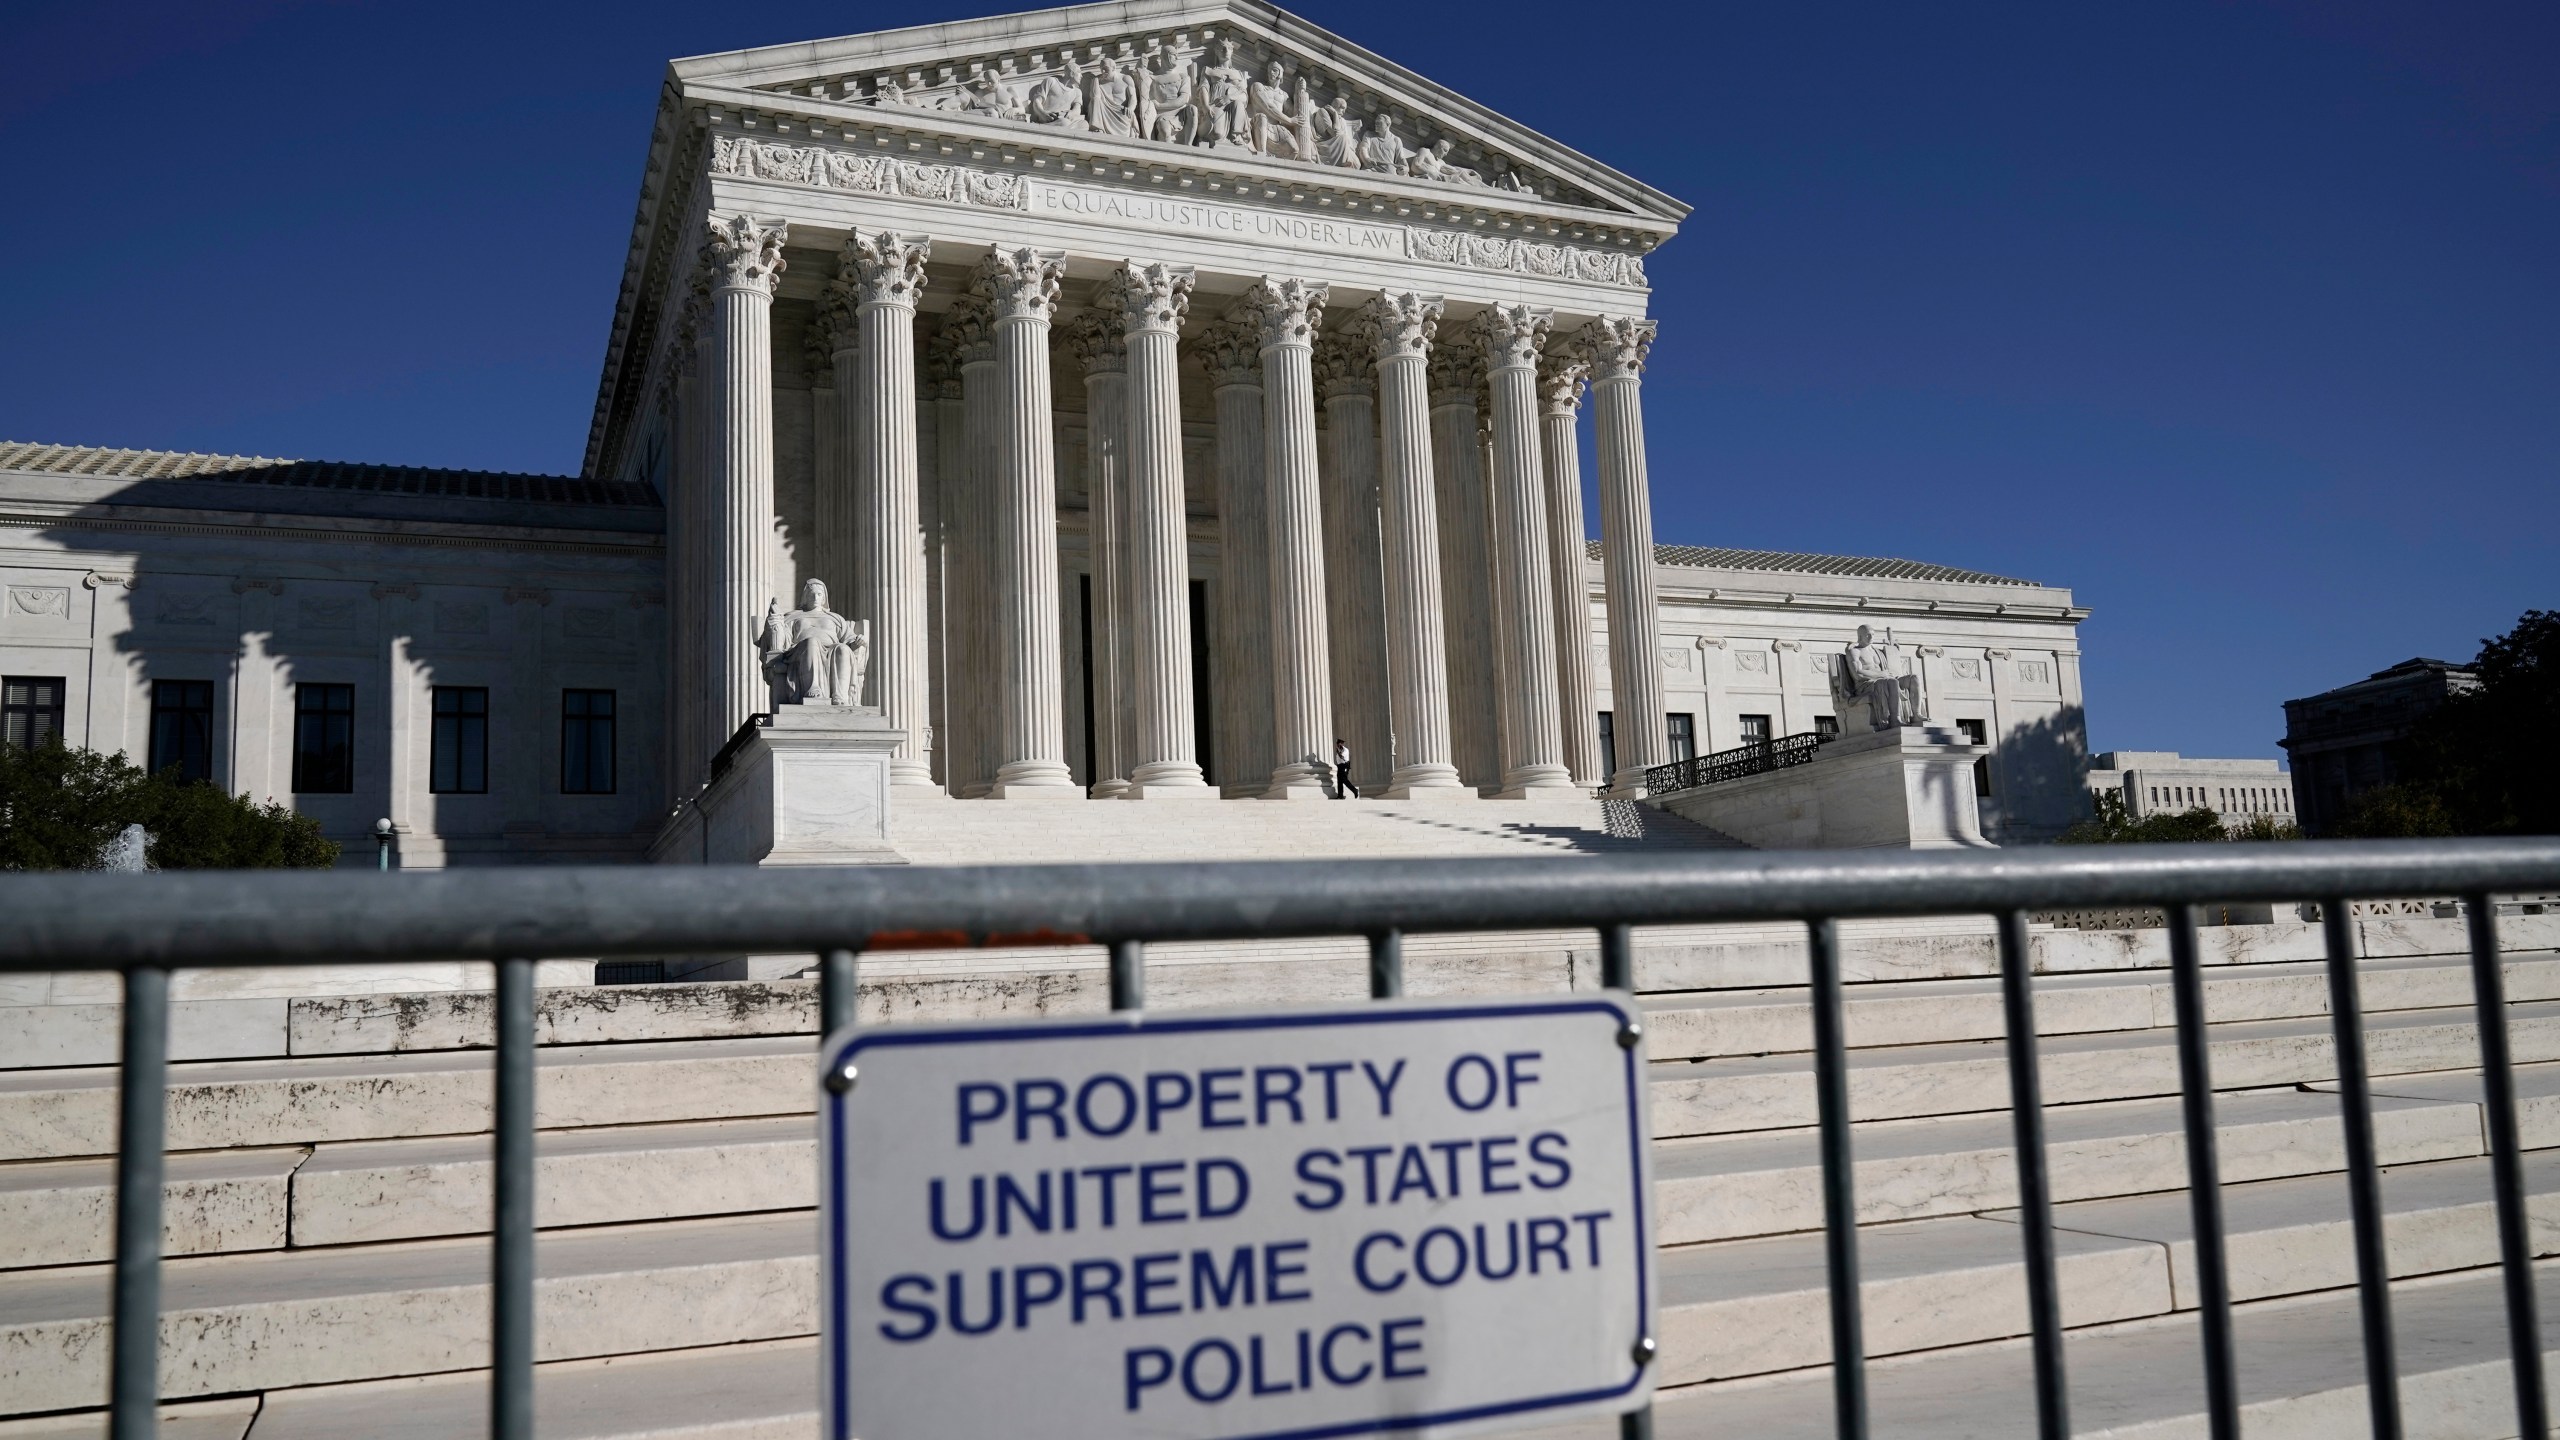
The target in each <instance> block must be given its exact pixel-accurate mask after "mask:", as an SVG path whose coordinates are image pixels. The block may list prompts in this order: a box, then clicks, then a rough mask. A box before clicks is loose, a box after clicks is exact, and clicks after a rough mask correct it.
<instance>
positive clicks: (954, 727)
mask: <svg viewBox="0 0 2560 1440" xmlns="http://www.w3.org/2000/svg"><path fill="white" fill-rule="evenodd" d="M969 299H970V297H968V296H962V297H960V299H959V300H957V301H955V302H953V305H952V316H954V317H957V316H960V315H962V314H964V313H967V312H968V311H969V306H968V301H969ZM964 328H969V327H964V326H962V325H960V324H958V323H956V322H955V320H954V319H949V318H947V319H945V320H944V321H943V324H942V326H941V328H940V329H939V330H937V331H935V332H934V337H933V344H932V345H931V346H930V347H929V348H928V349H927V350H926V352H925V391H926V394H927V395H928V396H929V397H930V399H929V400H928V402H927V406H928V411H929V413H930V414H931V416H932V421H933V501H932V505H931V512H932V515H933V520H932V523H931V525H930V530H931V541H930V543H931V548H930V549H928V550H927V551H926V552H925V555H926V562H925V563H926V565H927V567H928V568H929V569H930V570H931V571H932V580H931V582H930V583H931V587H932V588H931V591H930V600H931V603H932V605H933V607H934V610H933V618H932V619H931V621H930V622H929V624H930V627H931V628H930V634H931V635H932V637H933V641H934V647H935V648H934V664H933V679H932V683H931V688H932V692H933V712H934V724H933V747H932V749H933V759H934V763H935V765H936V766H937V767H939V768H940V770H941V771H942V775H941V781H942V788H943V789H944V790H945V791H946V792H948V793H950V794H953V795H958V794H960V793H962V789H963V785H964V783H965V782H964V778H963V777H964V776H965V774H966V773H967V771H968V770H969V768H970V766H971V765H972V764H973V763H974V760H973V759H972V758H970V757H974V756H975V755H976V753H977V752H976V751H975V750H973V749H970V748H969V745H971V744H974V743H975V742H974V741H970V740H965V739H964V737H965V736H969V735H972V734H974V732H973V731H970V730H969V729H968V727H967V723H966V721H967V717H968V715H969V714H970V713H971V712H970V711H969V709H968V707H967V705H966V704H965V703H961V704H955V703H954V702H953V698H952V692H953V687H954V686H955V685H957V684H958V683H959V681H960V678H961V677H962V675H963V674H964V673H965V667H964V666H963V665H962V664H961V661H960V658H959V657H960V651H961V646H962V645H963V643H964V641H963V637H962V635H961V629H962V627H963V626H964V625H965V624H966V623H967V621H966V618H965V617H966V615H967V606H966V604H965V597H964V596H963V595H962V594H961V593H960V592H961V573H962V572H961V567H962V565H963V563H964V551H965V548H966V547H965V543H964V539H963V536H964V534H965V532H966V529H967V526H968V525H969V524H970V522H971V520H972V518H973V517H974V516H975V515H976V514H977V513H978V509H979V507H977V506H976V505H975V504H974V503H973V502H972V501H971V499H970V494H971V492H970V490H969V412H968V401H967V399H966V395H967V391H966V389H965V383H964V381H963V379H962V376H961V361H962V359H963V356H962V354H961V349H962V347H961V344H960V339H961V336H960V332H961V330H962V329H964ZM975 328H977V329H980V330H983V329H984V327H983V326H978V327H975Z"/></svg>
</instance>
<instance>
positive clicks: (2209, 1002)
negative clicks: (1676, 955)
mask: <svg viewBox="0 0 2560 1440" xmlns="http://www.w3.org/2000/svg"><path fill="white" fill-rule="evenodd" d="M2505 969H2506V981H2507V999H2508V1000H2509V1002H2510V1003H2514V1002H2521V1001H2529V1000H2560V956H2549V955H2532V956H2516V957H2511V958H2509V959H2508V960H2507V962H2506V965H2505ZM2035 991H2036V1029H2037V1030H2038V1032H2040V1033H2042V1034H2046V1035H2064V1034H2074V1033H2085V1032H2092V1031H2103V1030H2148V1029H2152V1028H2155V1027H2161V1026H2172V1025H2175V1024H2176V1023H2177V1018H2178V1014H2177V1001H2176V998H2175V996H2174V995H2173V994H2172V993H2171V989H2170V983H2169V978H2168V976H2166V975H2165V974H2158V973H2151V974H2145V973H2143V972H2140V971H2132V972H2099V973H2084V974H2060V975H2053V974H2047V975H2039V976H2038V977H2037V979H2036V986H2035ZM2357 991H2358V995H2359V998H2360V999H2361V1001H2362V1003H2363V1006H2364V1009H2365V1012H2366V1013H2367V1014H2368V1015H2372V1014H2378V1013H2381V1012H2383V1011H2388V1010H2418V1009H2434V1008H2442V1007H2445V1006H2454V1005H2464V1006H2467V1005H2469V1004H2470V1003H2471V969H2470V964H2469V962H2468V961H2467V960H2465V959H2461V958H2455V957H2442V958H2437V957H2429V958H2421V959H2403V960H2390V961H2366V962H2365V963H2364V964H2362V965H2360V966H2359V967H2358V968H2357ZM1643 1003H1644V1007H1645V1012H1646V1015H1645V1020H1646V1028H1647V1030H1648V1032H1649V1034H1648V1036H1647V1053H1648V1054H1650V1055H1651V1056H1652V1057H1653V1058H1654V1059H1656V1060H1677V1059H1711V1058H1715V1057H1718V1056H1728V1055H1765V1054H1776V1053H1784V1052H1790V1051H1806V1050H1810V1049H1812V1048H1813V1016H1812V1010H1811V1008H1810V1001H1809V998H1808V995H1807V992H1806V990H1805V988H1804V987H1802V986H1788V987H1770V988H1764V989H1752V990H1737V991H1725V992H1718V993H1713V994H1705V995H1689V994H1669V995H1664V994H1652V995H1646V996H1644V997H1643ZM2328 1013H2329V987H2328V977H2327V974H2326V967H2325V966H2323V965H2320V964H2313V963H2305V962H2301V961H2282V962H2273V963H2265V964H2258V965H2252V966H2248V967H2246V968H2245V969H2243V968H2239V967H2221V968H2217V969H2213V970H2208V971H2206V972H2205V1014H2206V1016H2207V1017H2208V1019H2209V1020H2210V1021H2211V1022H2213V1023H2216V1024H2219V1023H2222V1022H2225V1021H2236V1020H2285V1019H2293V1018H2296V1017H2299V1016H2307V1015H2326V1014H2328ZM1841 1016H1842V1019H1843V1021H1844V1022H1845V1024H1846V1025H1847V1028H1848V1041H1849V1044H1851V1045H1852V1046H1871V1045H1926V1044H1935V1043H1938V1042H1941V1041H1949V1040H1996V1039H1999V1038H2000V1037H2001V1036H2003V1035H2005V1034H2006V1033H2008V1026H2007V1023H2006V1022H2005V1020H2004V1019H2003V1018H2002V1015H2001V1009H2000V985H1999V982H1998V981H1997V980H1996V979H1988V978H1985V979H1954V980H1924V981H1902V982H1895V981H1881V982H1873V983H1868V984H1861V985H1855V986H1850V987H1847V989H1846V991H1845V993H1844V996H1843V999H1842V1003H1841Z"/></svg>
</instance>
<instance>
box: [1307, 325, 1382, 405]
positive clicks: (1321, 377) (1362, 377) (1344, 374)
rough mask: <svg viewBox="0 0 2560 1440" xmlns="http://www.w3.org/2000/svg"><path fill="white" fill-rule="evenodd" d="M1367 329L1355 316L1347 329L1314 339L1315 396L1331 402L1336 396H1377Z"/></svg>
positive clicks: (1373, 359)
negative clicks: (1320, 396)
mask: <svg viewBox="0 0 2560 1440" xmlns="http://www.w3.org/2000/svg"><path fill="white" fill-rule="evenodd" d="M1367 328H1368V327H1367V326H1366V325H1365V324H1363V323H1362V321H1361V320H1360V319H1359V318H1357V317H1355V318H1354V319H1353V321H1352V323H1351V325H1350V326H1348V327H1347V328H1345V329H1341V330H1335V331H1332V332H1329V333H1327V334H1323V335H1318V336H1317V337H1316V354H1315V376H1316V393H1317V394H1319V395H1322V396H1324V397H1325V398H1326V399H1328V400H1330V399H1332V398H1334V397H1335V396H1337V395H1372V394H1375V393H1377V389H1378V372H1377V369H1376V363H1375V358H1374V357H1375V355H1376V353H1377V352H1376V350H1375V348H1374V347H1375V342H1374V341H1372V340H1371V339H1370V337H1369V335H1368V334H1367V333H1366V332H1367Z"/></svg>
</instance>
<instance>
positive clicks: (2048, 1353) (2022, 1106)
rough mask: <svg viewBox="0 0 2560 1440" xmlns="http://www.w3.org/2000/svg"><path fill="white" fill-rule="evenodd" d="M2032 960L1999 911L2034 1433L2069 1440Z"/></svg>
mask: <svg viewBox="0 0 2560 1440" xmlns="http://www.w3.org/2000/svg"><path fill="white" fill-rule="evenodd" d="M2034 968H2035V967H2034V956H2033V955H2032V953H2031V952H2030V951H2029V950H2028V948H2027V917H2026V915H2025V913H2024V912H2022V911H2017V910H2004V911H2002V912H2001V913H2000V1008H2001V1013H2002V1016H2003V1018H2004V1020H2005V1022H2006V1024H2007V1029H2008V1036H2009V1112H2010V1114H2009V1123H2010V1126H2011V1129H2012V1132H2013V1133H2014V1135H2015V1136H2016V1139H2015V1142H2014V1143H2015V1145H2016V1147H2017V1152H2018V1229H2019V1232H2020V1238H2021V1239H2023V1240H2024V1241H2025V1243H2026V1251H2027V1318H2028V1320H2029V1322H2030V1323H2031V1325H2032V1326H2033V1329H2034V1331H2035V1366H2036V1432H2037V1434H2039V1435H2041V1436H2042V1437H2043V1440H2069V1437H2070V1435H2071V1394H2070V1390H2069V1388H2068V1386H2067V1385H2066V1383H2065V1381H2064V1378H2063V1368H2062V1285H2061V1279H2060V1276H2059V1275H2058V1274H2057V1272H2056V1268H2055V1264H2054V1258H2053V1179H2052V1175H2051V1173H2050V1172H2049V1171H2048V1170H2047V1169H2046V1166H2045V1153H2044V1084H2043V1082H2042V1080H2041V1079H2040V1078H2039V1077H2038V1074H2037V1067H2036V1002H2035V974H2034Z"/></svg>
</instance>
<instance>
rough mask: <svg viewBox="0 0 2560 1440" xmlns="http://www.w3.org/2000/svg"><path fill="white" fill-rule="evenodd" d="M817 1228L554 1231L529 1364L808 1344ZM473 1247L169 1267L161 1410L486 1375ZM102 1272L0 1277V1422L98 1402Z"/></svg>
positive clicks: (761, 1222)
mask: <svg viewBox="0 0 2560 1440" xmlns="http://www.w3.org/2000/svg"><path fill="white" fill-rule="evenodd" d="M816 1232H817V1218H816V1215H815V1214H814V1213H813V1212H810V1211H797V1212H792V1213H789V1214H784V1215H779V1216H760V1217H752V1218H737V1219H719V1220H687V1221H673V1222H666V1223H661V1224H657V1225H641V1226H615V1227H608V1228H603V1229H595V1230H578V1231H567V1232H552V1233H549V1234H546V1235H544V1236H543V1237H542V1240H541V1243H540V1244H539V1246H538V1247H537V1250H536V1261H535V1273H536V1280H535V1296H534V1304H535V1307H536V1309H537V1311H538V1312H539V1313H540V1315H541V1317H542V1324H541V1328H540V1334H539V1336H538V1338H537V1342H536V1352H537V1358H540V1359H546V1360H557V1359H571V1358H580V1357H588V1356H597V1355H624V1354H635V1353H639V1352H642V1351H650V1350H661V1349H670V1348H675V1347H677V1346H681V1345H703V1344H724V1343H733V1342H739V1341H750V1340H767V1339H774V1338H779V1337H783V1336H794V1335H806V1334H809V1333H811V1331H812V1330H813V1329H814V1328H815V1324H816V1313H817V1290H818V1274H817V1266H816V1265H815V1264H814V1263H812V1257H813V1256H814V1255H815V1253H816V1246H817V1233H816ZM488 1255H489V1247H488V1241H487V1240H486V1239H485V1238H473V1239H457V1240H428V1241H416V1242H410V1243H405V1244H398V1245H365V1246H351V1247H345V1248H335V1249H324V1250H297V1251H288V1252H285V1253H283V1254H270V1255H222V1256H209V1257H199V1258H194V1259H177V1260H171V1261H169V1262H168V1263H167V1264H166V1265H165V1266H164V1267H163V1271H162V1299H161V1305H162V1310H161V1325H160V1336H161V1361H160V1365H161V1386H162V1389H161V1393H162V1395H163V1396H164V1397H167V1398H171V1399H193V1398H197V1397H202V1396H214V1395H224V1394H233V1393H239V1392H244V1391H256V1390H270V1389H279V1388H285V1387H290V1386H298V1385H319V1384H328V1383H333V1382H338V1381H347V1380H369V1379H382V1378H388V1377H392V1376H400V1375H421V1374H433V1373H437V1372H440V1371H452V1370H467V1369H472V1368H476V1367H480V1366H485V1365H486V1364H487V1363H488V1327H489V1291H488V1273H489V1269H488V1267H489V1260H488ZM109 1273H110V1272H109V1267H107V1266H104V1265H82V1266H70V1267H64V1268H61V1269H55V1270H32V1271H18V1272H14V1273H9V1274H0V1409H6V1410H8V1411H12V1412H18V1413H24V1412H28V1411H41V1410H54V1409H73V1408H77V1407H83V1406H93V1405H97V1404H100V1403H102V1402H103V1399H104V1396H105V1394H106V1383H107V1348H108V1347H107V1344H106V1340H107V1330H108V1322H107V1292H108V1282H109Z"/></svg>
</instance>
